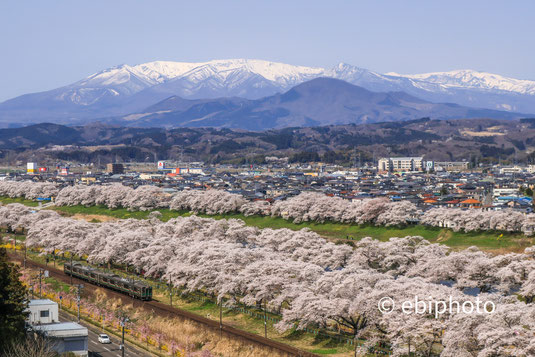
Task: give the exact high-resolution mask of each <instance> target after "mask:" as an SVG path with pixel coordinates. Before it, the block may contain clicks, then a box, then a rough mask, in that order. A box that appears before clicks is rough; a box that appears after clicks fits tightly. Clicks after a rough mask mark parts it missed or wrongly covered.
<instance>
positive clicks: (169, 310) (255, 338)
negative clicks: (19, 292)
mask: <svg viewBox="0 0 535 357" xmlns="http://www.w3.org/2000/svg"><path fill="white" fill-rule="evenodd" d="M8 254H9V257H10V258H11V259H12V260H16V261H18V262H21V263H22V258H21V257H20V256H19V255H18V254H13V253H11V252H10V253H8ZM26 266H29V267H34V268H41V269H46V270H48V271H49V274H50V276H51V277H54V278H56V279H58V280H61V281H63V282H66V283H70V281H71V277H70V276H69V275H67V274H65V273H64V272H63V271H62V270H60V269H57V268H54V267H53V266H50V265H45V264H42V263H38V262H35V261H32V260H29V259H27V260H26ZM72 281H73V283H76V284H78V283H83V284H86V285H91V286H94V287H97V285H94V284H91V283H90V282H88V281H86V280H80V279H77V278H75V277H73V278H72ZM98 287H100V288H103V289H106V291H107V292H108V293H109V294H111V295H113V296H114V297H117V298H119V299H121V300H122V301H124V302H125V303H128V304H130V303H132V304H133V306H134V307H142V308H146V309H151V310H152V311H154V313H156V314H158V315H160V316H163V317H181V318H184V319H188V320H192V321H195V322H197V323H199V324H202V325H204V326H206V327H209V328H210V329H212V330H213V331H217V332H220V333H221V334H222V335H223V334H225V335H226V336H227V337H229V338H234V339H238V340H240V339H241V340H244V341H247V342H249V343H253V344H257V345H259V346H262V347H268V348H270V349H272V350H275V351H277V352H279V353H284V354H286V355H288V356H298V357H318V356H317V355H316V354H313V353H310V352H307V351H302V350H300V349H298V348H295V347H292V346H289V345H286V344H284V343H280V342H277V341H274V340H271V339H269V338H265V337H262V336H259V335H255V334H253V333H250V332H246V331H243V330H240V329H237V328H234V327H232V326H229V325H227V324H224V323H223V325H222V326H220V325H219V321H215V320H211V319H208V318H205V317H202V316H199V315H197V314H194V313H191V312H189V311H185V310H182V309H178V308H175V307H171V306H169V305H167V304H163V303H161V302H158V301H156V300H152V301H141V300H137V299H132V298H131V297H129V296H126V295H124V294H121V293H119V292H116V291H114V290H111V289H107V288H105V287H102V286H98ZM93 291H94V290H92V289H84V294H85V295H91V294H93Z"/></svg>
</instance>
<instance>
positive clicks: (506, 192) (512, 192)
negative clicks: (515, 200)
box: [492, 188, 520, 198]
mask: <svg viewBox="0 0 535 357" xmlns="http://www.w3.org/2000/svg"><path fill="white" fill-rule="evenodd" d="M519 192H520V191H519V190H518V188H495V189H494V190H492V198H498V197H506V196H517V195H518V194H519Z"/></svg>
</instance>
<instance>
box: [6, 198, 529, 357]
mask: <svg viewBox="0 0 535 357" xmlns="http://www.w3.org/2000/svg"><path fill="white" fill-rule="evenodd" d="M0 225H3V226H9V227H10V228H12V229H14V228H17V227H22V228H25V229H27V231H28V235H27V242H28V244H30V245H33V246H39V247H44V248H45V249H46V250H49V251H51V250H52V249H58V250H61V251H70V252H74V253H76V254H80V255H82V254H84V255H87V256H88V260H89V261H92V262H101V263H105V262H115V263H120V264H128V265H130V266H134V267H136V268H137V269H138V270H139V271H142V272H143V273H144V274H145V275H147V276H154V277H157V278H162V279H164V280H165V281H170V282H171V283H172V284H173V285H175V286H176V287H181V288H183V289H185V290H186V291H196V290H203V291H205V292H209V293H213V294H215V295H216V296H218V298H222V297H223V296H225V297H227V298H228V297H230V298H231V299H230V301H232V302H234V303H247V304H254V303H256V304H262V305H263V304H266V305H267V306H268V307H269V308H270V309H272V310H280V311H281V314H282V321H281V322H280V323H279V324H278V328H279V329H281V330H288V329H290V328H293V327H294V326H297V327H298V328H304V327H307V326H319V327H327V326H328V327H336V326H338V327H340V328H342V329H344V330H346V331H350V332H351V333H353V334H354V335H355V336H357V337H359V338H360V337H361V338H365V339H366V341H367V342H366V344H365V346H364V347H363V348H366V347H367V346H369V345H376V344H377V343H379V342H386V343H389V344H391V346H392V349H393V351H394V353H395V354H396V355H403V354H405V355H406V354H407V353H409V352H410V353H413V354H416V355H430V354H431V352H432V351H434V350H435V349H436V347H437V346H442V347H441V348H442V355H443V356H476V355H477V356H531V355H535V343H534V342H533V341H534V339H533V331H535V304H533V301H534V300H535V261H534V257H535V249H534V248H528V249H526V250H525V251H524V252H523V253H510V254H506V255H499V256H492V255H489V254H487V253H484V252H481V251H479V250H478V249H476V248H470V249H466V250H463V251H450V250H449V248H447V247H446V246H443V245H440V244H431V243H429V242H428V241H426V240H424V239H423V238H421V237H405V238H392V239H390V240H389V241H387V242H380V241H377V240H373V239H371V238H365V239H362V240H361V241H359V242H358V243H357V244H356V247H355V248H352V247H350V246H347V245H337V244H333V243H330V242H328V241H325V240H324V239H323V238H321V237H320V236H318V235H317V234H316V233H314V232H312V231H310V230H307V229H303V230H300V231H291V230H287V229H258V228H255V227H249V226H246V225H245V224H244V222H243V221H241V220H236V219H230V220H214V219H207V218H199V217H197V216H191V217H179V218H176V219H171V220H169V221H168V222H161V221H159V220H158V219H156V218H152V219H149V220H133V219H129V220H119V221H115V222H104V223H89V222H85V221H79V220H73V219H70V218H65V217H61V216H59V215H57V214H56V213H54V212H47V211H37V212H34V213H32V211H31V210H30V209H28V208H26V207H24V206H22V205H16V204H15V205H8V206H4V207H0ZM415 296H418V297H419V298H420V299H422V300H428V299H435V300H437V301H447V300H448V299H449V298H450V297H452V299H454V300H455V301H458V302H460V303H461V304H462V303H465V302H466V303H468V302H471V303H472V304H476V299H480V300H482V301H492V302H493V303H494V304H495V306H496V310H495V311H494V313H487V312H482V313H479V314H465V313H463V312H460V313H457V312H454V313H451V314H450V313H449V312H448V311H446V312H445V313H442V314H437V312H438V311H437V310H438V308H437V307H434V308H432V309H429V310H426V311H424V312H423V313H418V314H416V313H413V314H406V313H403V312H402V306H401V302H403V301H413V300H414V297H415ZM385 297H390V298H392V299H393V301H394V302H397V304H396V305H395V308H394V311H393V312H392V313H389V314H382V313H381V312H380V311H379V310H378V302H379V301H380V300H381V299H382V298H385ZM436 316H437V317H436Z"/></svg>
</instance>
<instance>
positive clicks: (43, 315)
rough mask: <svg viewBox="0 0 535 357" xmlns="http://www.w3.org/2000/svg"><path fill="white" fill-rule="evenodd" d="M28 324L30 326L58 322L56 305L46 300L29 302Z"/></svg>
mask: <svg viewBox="0 0 535 357" xmlns="http://www.w3.org/2000/svg"><path fill="white" fill-rule="evenodd" d="M28 310H29V311H30V314H29V316H28V322H29V323H30V324H32V325H38V324H51V323H54V322H59V314H58V304H57V303H55V302H54V301H52V300H48V299H36V300H30V303H29V304H28Z"/></svg>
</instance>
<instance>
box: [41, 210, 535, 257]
mask: <svg viewBox="0 0 535 357" xmlns="http://www.w3.org/2000/svg"><path fill="white" fill-rule="evenodd" d="M51 208H53V209H55V210H56V211H58V212H63V213H65V214H68V215H75V214H76V215H101V216H111V217H115V218H120V219H124V218H138V219H143V218H147V217H148V215H149V213H150V212H140V211H135V212H130V211H128V210H126V209H123V208H119V209H113V210H110V209H108V208H107V207H103V206H93V207H84V206H70V207H51ZM159 212H160V213H161V214H162V217H161V219H162V220H163V221H167V220H169V219H171V218H174V217H178V216H189V215H191V212H186V211H181V212H178V211H172V210H169V209H161V210H159ZM199 216H201V217H211V218H215V219H223V218H226V219H229V218H237V219H241V220H243V221H244V222H245V223H246V224H247V225H250V226H255V227H259V228H288V229H292V230H298V229H302V228H309V229H311V230H313V231H314V232H317V233H318V234H320V235H321V236H323V237H326V238H329V239H334V240H343V241H346V240H349V241H352V240H359V239H361V238H364V237H372V238H375V239H378V240H381V241H387V240H388V239H389V238H391V237H405V236H422V237H424V238H425V239H427V240H429V241H430V242H437V243H442V244H445V245H447V246H450V247H452V248H454V249H463V248H467V247H470V246H477V247H479V248H481V249H483V250H488V251H493V252H496V253H502V252H510V251H522V250H523V249H524V248H525V247H527V246H530V245H533V244H535V242H534V240H533V239H532V238H529V237H526V236H524V235H523V234H522V233H503V236H501V235H502V233H501V232H494V231H486V232H470V233H464V232H454V231H452V230H451V229H447V228H437V227H427V226H421V225H414V226H408V227H382V226H371V225H356V224H346V223H337V222H326V223H315V222H304V223H293V222H291V221H287V220H285V219H282V218H280V217H269V216H250V217H245V216H244V215H242V214H239V213H232V214H226V215H212V216H210V215H206V214H199Z"/></svg>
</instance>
